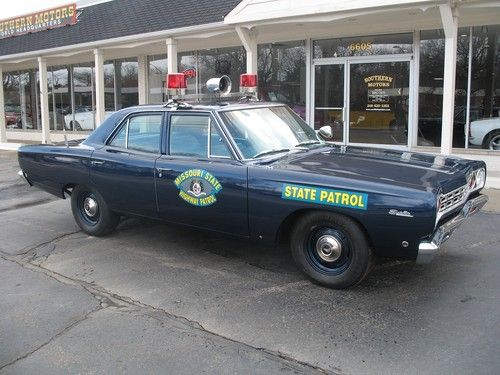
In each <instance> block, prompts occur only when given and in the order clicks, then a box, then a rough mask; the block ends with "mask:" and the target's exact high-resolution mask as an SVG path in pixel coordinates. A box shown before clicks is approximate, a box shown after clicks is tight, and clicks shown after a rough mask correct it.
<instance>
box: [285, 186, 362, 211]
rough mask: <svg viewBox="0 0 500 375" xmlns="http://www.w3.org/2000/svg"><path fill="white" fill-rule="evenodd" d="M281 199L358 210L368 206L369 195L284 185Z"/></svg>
mask: <svg viewBox="0 0 500 375" xmlns="http://www.w3.org/2000/svg"><path fill="white" fill-rule="evenodd" d="M281 198H283V199H290V200H294V201H301V202H311V203H318V204H325V205H329V206H339V207H347V208H355V209H357V210H366V207H367V206H368V194H365V193H359V192H353V191H343V190H332V189H326V188H322V187H315V186H305V185H293V184H283V187H282V190H281Z"/></svg>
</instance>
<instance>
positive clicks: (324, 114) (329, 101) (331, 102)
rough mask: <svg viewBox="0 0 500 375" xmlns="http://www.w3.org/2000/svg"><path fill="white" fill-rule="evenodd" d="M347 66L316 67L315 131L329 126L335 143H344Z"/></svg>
mask: <svg viewBox="0 0 500 375" xmlns="http://www.w3.org/2000/svg"><path fill="white" fill-rule="evenodd" d="M344 81H345V64H343V63H342V64H329V65H316V66H315V67H314V129H316V130H318V129H319V128H321V127H323V126H329V127H330V128H331V130H332V134H333V138H332V141H334V142H344V120H345V119H344V116H345V112H344V108H345V82H344Z"/></svg>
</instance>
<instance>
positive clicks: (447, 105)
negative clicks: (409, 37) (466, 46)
mask: <svg viewBox="0 0 500 375" xmlns="http://www.w3.org/2000/svg"><path fill="white" fill-rule="evenodd" d="M439 11H440V13H441V20H442V22H443V29H444V34H445V46H444V76H443V118H442V129H441V154H451V151H452V147H453V121H454V117H455V73H456V67H457V34H458V16H457V13H456V9H452V8H451V5H450V3H448V4H442V5H440V6H439Z"/></svg>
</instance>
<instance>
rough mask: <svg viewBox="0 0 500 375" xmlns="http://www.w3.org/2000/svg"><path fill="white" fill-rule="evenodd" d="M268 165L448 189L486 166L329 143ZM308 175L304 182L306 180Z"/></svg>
mask: <svg viewBox="0 0 500 375" xmlns="http://www.w3.org/2000/svg"><path fill="white" fill-rule="evenodd" d="M269 166H270V167H272V168H277V169H283V170H289V171H296V172H301V173H304V174H306V175H307V174H316V175H318V174H320V175H323V176H332V177H339V178H347V179H355V180H357V181H359V180H366V181H370V182H379V183H384V184H392V185H399V186H406V187H409V188H416V189H418V190H427V191H437V190H438V189H440V190H442V191H443V192H447V191H451V190H453V189H456V188H457V187H459V186H462V185H464V184H466V182H467V180H466V175H467V172H468V171H470V170H472V169H477V168H479V167H481V166H484V163H483V162H479V161H472V160H465V159H460V158H455V157H445V156H442V155H429V154H421V153H413V152H404V151H396V150H385V149H377V148H366V147H352V146H337V145H327V146H321V147H315V148H311V149H309V150H297V151H292V152H290V153H289V154H287V155H286V156H285V157H282V158H279V159H277V160H274V161H273V162H272V163H270V165H269ZM306 175H304V183H307V181H306V179H307V176H306Z"/></svg>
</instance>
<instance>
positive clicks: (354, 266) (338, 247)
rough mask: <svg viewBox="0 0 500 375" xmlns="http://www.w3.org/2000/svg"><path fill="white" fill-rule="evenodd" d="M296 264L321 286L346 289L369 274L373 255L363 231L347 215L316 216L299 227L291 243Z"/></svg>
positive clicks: (314, 213) (311, 215) (309, 214)
mask: <svg viewBox="0 0 500 375" xmlns="http://www.w3.org/2000/svg"><path fill="white" fill-rule="evenodd" d="M290 244H291V250H292V255H293V258H294V259H295V262H296V263H297V264H298V265H299V266H300V267H301V268H302V270H303V271H304V272H305V273H306V274H307V275H308V276H309V277H310V278H312V279H313V280H314V281H316V282H317V283H319V284H321V285H324V286H327V287H330V288H334V289H345V288H349V287H351V286H354V285H356V284H358V283H360V282H361V281H362V280H363V279H364V278H365V276H366V275H367V274H368V272H369V270H370V266H371V260H372V254H371V250H370V246H369V243H368V240H367V239H366V236H365V234H364V232H363V230H362V229H361V228H360V227H359V225H358V224H357V223H356V222H355V221H353V220H352V219H350V218H349V217H346V216H344V215H339V214H333V213H330V212H312V213H308V214H306V215H305V216H303V217H302V218H301V219H300V220H299V221H298V222H297V224H296V225H295V227H294V229H293V233H292V235H291V239H290Z"/></svg>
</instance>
